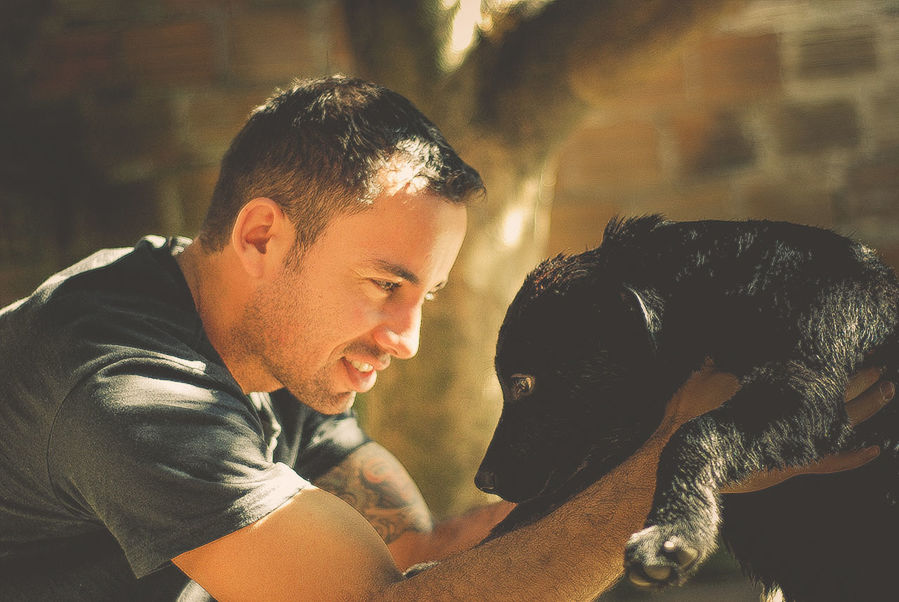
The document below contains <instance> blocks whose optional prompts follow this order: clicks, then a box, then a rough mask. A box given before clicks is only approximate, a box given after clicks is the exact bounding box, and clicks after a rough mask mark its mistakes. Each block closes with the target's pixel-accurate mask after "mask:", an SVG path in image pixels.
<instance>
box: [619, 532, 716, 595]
mask: <svg viewBox="0 0 899 602" xmlns="http://www.w3.org/2000/svg"><path fill="white" fill-rule="evenodd" d="M699 561H700V550H699V549H698V548H697V547H696V546H695V545H691V544H690V543H689V542H687V541H686V540H685V539H684V538H683V537H681V536H679V535H676V534H675V533H674V532H673V530H671V529H664V528H662V527H659V526H652V527H647V528H646V529H643V530H642V531H639V532H637V533H634V534H633V535H631V538H630V539H629V540H628V542H627V545H626V546H625V551H624V569H625V571H626V573H627V577H628V579H629V580H630V582H631V583H633V584H634V585H636V586H638V587H641V588H651V589H659V588H662V587H666V586H669V585H681V584H682V583H684V581H686V580H687V577H689V576H690V575H691V574H692V573H693V571H694V570H695V569H696V567H697V566H698V565H699Z"/></svg>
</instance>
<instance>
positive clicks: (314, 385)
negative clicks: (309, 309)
mask: <svg viewBox="0 0 899 602" xmlns="http://www.w3.org/2000/svg"><path fill="white" fill-rule="evenodd" d="M296 294H297V293H296V281H295V280H292V279H288V278H286V277H284V276H283V275H282V276H281V277H279V278H278V279H277V280H276V281H275V282H272V283H271V284H269V285H266V286H264V287H262V288H260V289H258V290H256V291H255V292H254V293H253V295H252V297H251V299H250V302H249V303H248V304H247V306H246V307H245V308H244V311H243V318H242V319H241V320H240V322H239V323H238V324H237V325H236V326H235V327H234V329H233V330H232V336H231V342H232V344H233V345H236V346H238V348H240V349H241V350H242V352H243V353H245V354H248V355H249V356H251V357H253V358H255V359H256V361H257V362H258V363H259V364H260V365H261V366H262V368H263V369H264V371H265V372H267V373H268V374H269V375H271V377H272V378H274V379H275V380H276V381H277V382H278V383H280V385H281V386H283V387H284V388H285V389H287V390H288V391H289V392H290V393H291V394H292V395H293V396H294V397H296V398H297V399H298V400H299V401H301V402H302V403H303V404H305V405H307V406H309V407H311V408H313V409H314V410H316V411H318V412H321V413H323V414H339V413H341V412H345V411H346V410H348V409H349V408H350V407H352V405H353V402H354V401H355V397H356V394H355V392H352V391H351V392H347V393H333V392H332V391H331V386H330V383H329V379H328V368H329V366H328V365H325V366H322V367H321V368H320V369H319V370H318V371H317V372H316V373H314V374H311V375H309V376H305V375H304V368H307V367H306V366H303V365H301V363H302V362H301V360H297V359H295V358H296V355H295V354H294V355H291V354H290V353H288V351H291V350H296V349H302V348H304V347H305V346H306V345H305V340H306V338H307V337H311V336H314V335H313V334H311V333H314V327H313V326H312V324H311V323H310V321H309V320H308V318H307V319H305V320H302V321H299V323H293V324H292V326H291V328H284V324H283V323H282V322H283V321H291V320H290V319H291V317H292V318H293V320H296V318H297V317H299V316H306V315H307V314H306V312H305V311H304V310H303V309H302V308H301V307H300V304H299V303H298V302H297V300H296ZM291 333H293V334H291ZM301 333H303V334H305V336H303V334H301Z"/></svg>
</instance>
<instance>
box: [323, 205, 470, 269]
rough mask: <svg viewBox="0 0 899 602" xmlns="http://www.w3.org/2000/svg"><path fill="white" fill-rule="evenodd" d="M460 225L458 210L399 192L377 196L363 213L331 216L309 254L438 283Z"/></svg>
mask: <svg viewBox="0 0 899 602" xmlns="http://www.w3.org/2000/svg"><path fill="white" fill-rule="evenodd" d="M466 222H467V211H466V209H465V207H464V205H461V204H456V203H450V202H448V201H446V200H445V199H443V198H442V197H440V196H438V195H436V194H433V193H431V192H429V191H426V190H425V191H422V190H409V189H408V188H403V189H401V190H398V191H394V192H385V193H382V194H381V195H380V196H378V197H376V198H375V199H374V201H373V202H372V206H371V207H370V208H368V209H366V210H364V211H361V212H358V213H353V214H349V215H341V216H338V217H335V218H334V219H333V220H331V222H330V223H329V224H328V226H327V227H326V228H325V230H324V232H322V234H321V236H320V237H319V238H318V239H317V240H316V242H315V243H314V244H313V245H312V247H311V248H310V253H311V254H312V255H314V256H325V257H328V258H330V260H331V261H332V262H337V263H342V264H344V265H345V264H347V263H352V264H354V265H359V264H367V265H369V267H374V266H377V265H382V266H383V265H387V264H392V265H396V266H402V267H404V268H405V269H406V270H409V271H410V272H412V273H414V274H415V275H416V276H417V277H418V278H419V279H420V280H422V281H424V280H426V279H429V280H430V279H433V278H437V281H442V280H445V279H446V275H447V273H448V272H449V270H450V268H451V267H452V264H453V262H454V261H455V258H456V255H457V254H458V252H459V248H460V247H461V245H462V240H463V238H464V236H465V229H466ZM431 284H433V283H431Z"/></svg>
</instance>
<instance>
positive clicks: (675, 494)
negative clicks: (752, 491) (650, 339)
mask: <svg viewBox="0 0 899 602" xmlns="http://www.w3.org/2000/svg"><path fill="white" fill-rule="evenodd" d="M811 376H812V374H811V372H810V371H809V370H807V369H804V368H802V367H801V366H797V365H795V364H794V365H792V366H788V367H786V368H782V367H776V368H772V367H766V368H760V369H758V370H755V371H754V372H753V373H752V374H750V375H749V376H747V377H746V378H745V379H744V382H743V386H742V388H741V389H740V391H738V392H737V394H736V395H734V397H733V398H732V399H730V400H729V401H728V402H727V403H725V404H724V405H722V406H721V407H720V408H718V409H716V410H713V411H712V412H709V413H708V414H705V415H703V416H700V417H698V418H695V419H693V420H691V421H689V422H687V423H686V424H684V425H683V426H682V427H681V428H680V429H678V431H677V432H676V433H675V434H674V435H673V436H672V438H671V440H670V441H669V442H668V444H667V445H666V447H665V449H664V450H663V452H662V456H661V458H660V462H659V470H658V477H657V482H656V492H655V496H654V499H653V506H652V509H651V510H650V513H649V516H648V518H647V521H646V528H645V529H643V530H642V531H640V532H638V533H636V534H634V535H633V536H632V537H631V539H630V540H629V541H628V544H627V547H626V550H625V567H626V570H627V573H628V577H629V578H630V580H631V581H632V582H633V583H635V584H637V585H639V586H643V587H663V586H666V585H672V584H681V583H683V582H684V581H685V580H686V579H687V578H688V577H689V576H690V575H692V574H693V572H695V570H696V568H698V566H699V564H701V562H702V561H703V560H704V559H705V558H706V557H707V556H708V555H709V554H711V552H713V551H714V549H715V545H716V538H717V534H718V526H719V522H720V518H721V517H720V505H719V498H718V490H719V489H720V488H721V487H722V486H724V485H725V484H727V483H733V482H737V481H739V480H741V479H744V478H746V477H747V476H749V475H750V474H751V473H752V472H755V471H759V470H765V469H771V468H778V467H783V466H798V465H803V464H807V463H809V462H811V461H814V460H816V459H818V458H820V457H821V456H822V455H824V454H827V453H831V452H833V451H836V449H837V448H838V446H839V443H840V442H842V441H843V439H844V435H845V434H846V432H847V430H846V429H847V427H846V419H845V413H844V412H843V410H842V406H843V404H842V391H843V388H844V386H845V381H843V380H842V379H840V378H838V377H833V378H822V377H820V375H816V377H815V378H813V379H811V380H810V377H811Z"/></svg>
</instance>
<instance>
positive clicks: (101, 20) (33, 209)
mask: <svg viewBox="0 0 899 602" xmlns="http://www.w3.org/2000/svg"><path fill="white" fill-rule="evenodd" d="M0 34H2V35H0V40H2V42H0V48H2V50H0V52H2V54H0V82H2V84H0V103H2V105H0V106H2V110H0V304H4V305H5V304H6V303H8V302H11V301H13V300H15V299H16V298H18V297H20V296H22V295H25V294H27V293H28V292H29V291H30V290H31V289H32V288H33V287H34V286H35V285H36V284H38V283H39V282H40V281H41V280H43V279H44V278H45V277H46V276H48V275H49V274H50V273H52V272H54V271H56V270H57V269H59V268H61V267H63V266H65V265H68V264H69V263H71V262H73V261H74V260H76V259H79V258H80V257H81V256H83V255H85V254H87V253H89V252H91V251H93V250H94V249H96V248H99V247H107V246H130V245H132V244H134V242H136V240H137V239H138V238H139V237H140V236H142V235H144V234H147V233H158V234H184V235H191V234H193V233H194V232H195V230H196V228H197V227H198V226H199V223H200V220H201V219H202V216H203V213H204V211H205V207H206V203H207V200H208V198H209V195H210V193H211V191H212V187H213V185H214V182H215V178H216V175H217V170H218V161H219V159H220V157H221V156H222V154H223V153H224V151H225V149H226V148H227V146H228V144H229V141H230V139H231V137H232V136H233V135H234V134H235V133H236V132H237V131H238V129H239V128H240V126H241V124H242V123H243V121H244V120H245V118H246V116H247V115H248V113H249V111H250V110H251V109H252V107H253V106H255V105H257V104H259V103H261V102H262V101H263V100H264V99H265V98H266V97H267V96H269V95H270V94H271V92H272V91H273V89H274V88H275V87H285V86H288V85H289V84H290V82H291V80H292V79H293V78H295V77H309V76H316V75H323V74H330V73H335V72H342V73H346V74H353V75H359V76H362V77H366V78H369V79H373V80H375V81H377V82H379V83H382V84H384V85H387V86H388V87H391V88H393V89H395V90H397V91H399V92H401V93H402V94H404V95H406V96H407V97H409V98H410V99H411V100H412V101H413V102H415V103H416V104H417V105H418V106H419V107H420V108H421V109H422V110H423V111H424V112H425V113H426V114H428V115H429V116H430V117H431V118H432V119H433V120H434V121H435V123H437V125H438V126H440V127H441V129H442V130H443V131H444V133H445V134H446V135H447V138H448V139H449V140H450V142H451V143H453V144H454V146H456V148H457V149H458V150H459V151H460V152H461V154H462V156H463V157H464V158H466V159H467V160H468V161H469V162H470V163H471V164H473V165H474V166H475V167H476V168H478V169H479V170H480V171H481V173H482V175H483V176H484V179H485V182H486V184H487V187H488V199H487V200H486V201H485V202H483V203H481V204H479V205H478V206H477V207H475V208H474V210H473V211H472V212H471V220H470V221H471V223H470V233H469V237H468V239H467V242H466V244H465V247H464V248H463V251H462V255H461V257H460V260H459V262H458V263H457V266H456V268H455V269H454V272H453V275H452V278H451V286H450V287H448V288H447V289H446V290H445V291H443V292H441V298H440V300H439V301H438V302H437V303H433V304H429V307H427V309H426V314H425V325H424V328H423V333H422V348H421V351H420V353H419V355H418V357H416V358H415V359H413V360H410V361H408V362H402V363H397V364H395V365H394V367H392V368H391V370H389V371H388V372H386V373H384V374H383V375H382V378H381V382H380V383H379V385H378V387H376V389H375V390H374V391H373V392H372V393H370V394H368V395H366V396H365V397H364V398H363V399H360V401H359V403H358V407H359V410H360V412H361V414H362V417H363V420H364V421H365V424H366V426H367V428H368V430H369V431H370V432H371V433H372V434H373V435H374V436H375V437H376V438H377V439H379V440H381V441H382V443H384V444H385V445H386V446H387V447H389V448H390V449H391V450H393V451H394V453H396V455H397V456H398V457H399V458H400V459H401V460H402V461H403V462H404V463H405V464H406V465H407V467H408V468H409V470H410V472H411V473H412V474H413V476H414V477H415V478H416V480H417V481H418V483H419V484H420V486H421V488H422V490H423V492H424V494H425V497H426V498H427V499H428V501H429V502H430V504H431V505H432V507H433V509H434V511H435V513H436V514H438V515H439V516H444V515H447V514H449V513H454V512H459V511H462V510H464V509H466V508H468V507H470V506H472V505H473V504H476V503H479V502H481V501H483V500H484V499H485V498H484V497H483V496H482V495H481V494H479V493H478V492H477V491H476V490H475V488H474V486H473V484H472V478H473V475H474V472H475V469H476V467H477V464H478V462H479V461H480V458H481V455H482V454H483V451H484V449H485V448H486V444H487V441H488V440H489V438H490V435H491V433H492V429H493V426H494V425H495V422H496V419H497V417H498V415H499V405H500V395H499V389H498V385H497V384H496V381H495V378H494V376H493V369H492V357H493V346H494V344H495V336H496V332H497V329H498V326H499V324H500V322H501V320H502V317H503V313H504V310H505V307H506V305H507V304H508V302H509V300H510V299H511V297H512V295H513V294H514V292H515V290H516V289H517V287H518V285H519V284H520V283H521V281H522V279H523V277H524V275H525V273H526V272H527V271H528V269H529V268H531V267H533V266H534V265H535V264H536V262H537V261H538V260H539V259H541V258H543V257H545V256H548V255H550V254H554V253H557V252H561V251H566V252H578V251H582V250H585V249H586V248H589V247H592V246H595V245H596V244H598V243H599V242H600V239H601V233H602V229H603V227H604V225H605V223H606V222H607V221H608V219H609V218H610V217H612V216H613V215H616V214H621V215H638V214H645V213H655V212H660V213H664V214H665V215H667V216H668V217H670V218H672V219H708V218H716V219H741V218H765V219H777V220H788V221H795V222H800V223H806V224H813V225H819V226H824V227H829V228H833V229H836V230H837V231H839V232H841V233H844V234H847V235H852V236H855V237H857V238H859V239H861V240H863V241H865V242H866V243H867V244H869V245H870V246H873V247H875V248H877V249H878V250H879V251H880V252H881V254H882V255H883V256H884V257H885V258H886V259H887V261H889V262H890V263H891V264H892V265H893V266H899V0H732V1H717V0H646V1H640V2H634V1H633V0H521V1H516V0H420V1H411V0H306V1H287V0H218V1H217V0H134V1H129V0H55V1H51V0H0ZM642 597H643V595H637V594H634V593H633V592H631V591H630V590H629V589H628V588H620V591H618V592H616V593H613V594H610V595H608V596H607V597H604V598H603V599H609V600H612V599H641V598H642ZM757 597H758V594H757V592H756V591H755V590H753V589H752V588H751V587H749V586H748V585H746V584H745V581H744V580H743V579H742V578H740V577H739V575H738V574H737V573H736V571H735V569H734V568H733V566H732V564H731V563H730V562H729V561H728V560H727V559H726V558H725V557H723V556H719V557H716V558H715V559H713V561H712V562H710V563H709V565H708V566H707V568H706V570H705V571H704V573H703V575H701V576H700V577H699V578H698V579H697V580H696V581H695V583H694V584H692V585H690V586H688V588H685V589H681V590H679V591H678V592H675V593H673V594H666V595H661V596H655V599H658V600H734V601H739V600H756V599H757Z"/></svg>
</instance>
